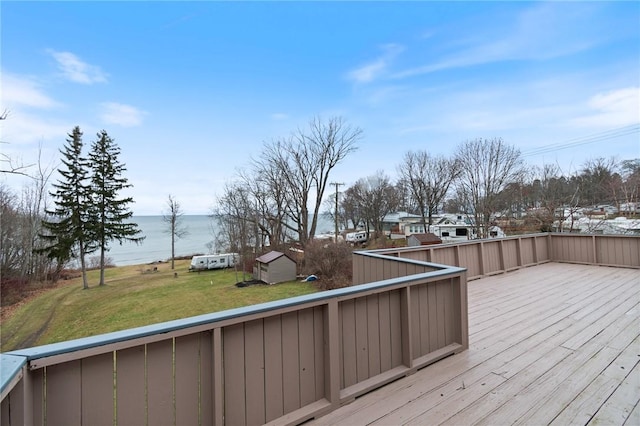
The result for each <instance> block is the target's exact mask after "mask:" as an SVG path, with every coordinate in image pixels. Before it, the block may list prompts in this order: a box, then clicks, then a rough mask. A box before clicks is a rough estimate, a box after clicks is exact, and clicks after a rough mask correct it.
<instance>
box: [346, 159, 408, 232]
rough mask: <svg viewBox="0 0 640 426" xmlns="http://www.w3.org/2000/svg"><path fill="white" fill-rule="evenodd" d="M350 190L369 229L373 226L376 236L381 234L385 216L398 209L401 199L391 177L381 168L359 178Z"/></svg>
mask: <svg viewBox="0 0 640 426" xmlns="http://www.w3.org/2000/svg"><path fill="white" fill-rule="evenodd" d="M350 192H351V194H352V197H353V198H354V201H355V202H356V203H357V204H358V205H359V207H360V210H361V212H362V214H363V217H364V219H365V226H366V228H367V231H370V227H373V230H374V231H375V233H376V234H377V235H376V236H380V235H381V234H382V231H383V229H382V225H383V219H384V217H385V216H386V215H388V214H389V213H391V212H393V211H394V210H396V209H397V207H398V203H399V199H400V197H399V196H398V193H397V192H396V188H395V187H394V186H393V185H392V184H391V181H390V179H389V177H388V176H387V175H385V174H384V172H383V171H382V170H379V171H377V172H376V174H374V175H372V176H368V177H366V178H362V179H359V180H358V181H357V182H356V183H355V185H354V186H353V187H352V189H351V191H350Z"/></svg>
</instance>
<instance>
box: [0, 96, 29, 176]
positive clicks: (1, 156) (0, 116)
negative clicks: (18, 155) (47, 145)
mask: <svg viewBox="0 0 640 426" xmlns="http://www.w3.org/2000/svg"><path fill="white" fill-rule="evenodd" d="M7 117H9V110H7V109H5V110H4V111H2V113H0V121H3V120H6V119H7ZM0 143H4V144H6V143H8V142H5V141H0ZM0 163H3V165H2V167H1V168H0V173H7V174H13V175H22V176H27V177H31V176H30V175H29V174H28V173H27V171H26V170H27V169H28V168H29V167H32V166H33V165H34V164H24V163H23V162H22V161H21V160H16V159H15V158H11V156H10V155H8V154H6V153H4V152H0Z"/></svg>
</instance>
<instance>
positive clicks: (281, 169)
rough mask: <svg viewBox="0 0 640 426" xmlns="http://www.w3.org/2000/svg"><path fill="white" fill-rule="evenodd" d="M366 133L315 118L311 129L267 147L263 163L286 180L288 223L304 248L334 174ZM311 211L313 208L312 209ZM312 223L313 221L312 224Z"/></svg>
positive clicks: (339, 121)
mask: <svg viewBox="0 0 640 426" xmlns="http://www.w3.org/2000/svg"><path fill="white" fill-rule="evenodd" d="M361 135H362V130H360V129H359V128H357V127H351V126H350V125H348V124H347V123H346V122H345V121H344V120H343V119H342V118H341V117H334V118H331V119H329V120H328V121H323V120H321V119H320V118H317V117H316V118H314V119H312V120H311V122H310V123H309V129H308V130H302V129H298V130H297V131H296V132H295V133H294V134H293V135H292V136H290V137H289V138H286V139H279V140H276V141H274V142H271V143H269V144H267V145H266V146H265V148H264V150H263V152H262V156H261V158H260V160H259V161H260V162H261V164H262V166H263V168H272V167H273V168H276V169H278V174H279V176H281V177H282V178H283V179H284V183H285V188H286V194H287V199H288V203H287V218H288V221H287V222H286V223H287V224H289V222H290V223H292V224H293V225H287V226H293V227H295V230H296V232H297V234H298V239H299V240H300V242H301V243H302V244H303V245H304V244H306V242H307V241H309V240H311V239H313V235H314V234H315V231H316V227H317V223H318V215H319V213H320V208H321V206H322V199H323V197H324V193H325V190H326V188H327V185H328V183H329V175H330V172H331V171H332V170H333V169H334V168H335V167H336V165H338V164H339V163H340V162H341V161H342V160H343V159H344V158H345V157H346V156H347V155H348V154H349V153H351V152H353V151H355V150H356V149H357V147H356V143H357V142H358V140H359V139H360V138H361ZM310 205H311V206H312V207H311V210H310V209H309V206H310ZM310 220H311V222H309V221H310Z"/></svg>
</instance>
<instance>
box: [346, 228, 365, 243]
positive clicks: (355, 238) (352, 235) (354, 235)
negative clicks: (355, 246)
mask: <svg viewBox="0 0 640 426" xmlns="http://www.w3.org/2000/svg"><path fill="white" fill-rule="evenodd" d="M368 237H369V235H368V233H367V231H356V232H349V233H348V234H347V235H346V240H347V242H348V243H366V242H367V239H368Z"/></svg>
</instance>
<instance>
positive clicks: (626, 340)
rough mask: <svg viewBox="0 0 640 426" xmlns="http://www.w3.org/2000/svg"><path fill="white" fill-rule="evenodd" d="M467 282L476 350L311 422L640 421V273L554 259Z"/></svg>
mask: <svg viewBox="0 0 640 426" xmlns="http://www.w3.org/2000/svg"><path fill="white" fill-rule="evenodd" d="M468 287H469V290H468V295H469V331H470V332H469V350H467V351H464V352H462V353H459V354H456V355H453V356H451V357H448V358H445V359H443V360H441V361H439V362H437V363H436V364H433V365H430V366H428V367H425V368H423V369H421V370H419V371H418V372H416V373H415V374H412V375H410V376H408V377H405V378H403V379H400V380H397V381H395V382H392V383H390V384H387V385H386V386H384V387H381V388H379V389H377V390H375V391H373V392H370V393H368V394H366V395H363V396H361V397H359V398H357V399H356V400H355V401H353V402H351V403H350V404H347V405H345V406H343V407H341V408H339V409H338V410H336V411H334V412H332V413H329V414H327V415H325V416H323V417H320V418H318V419H315V420H312V421H310V422H309V423H308V424H310V425H336V424H345V425H368V424H375V425H405V424H406V425H410V424H415V425H437V424H449V425H466V424H486V425H495V424H550V423H553V424H558V425H561V424H609V425H625V424H627V425H635V424H640V423H639V422H638V420H639V419H638V417H639V416H640V408H639V407H640V271H639V270H637V269H625V268H612V267H599V266H589V265H575V264H564V263H563V264H561V263H546V264H542V265H539V266H533V267H528V268H524V269H520V270H517V271H512V272H508V273H506V274H501V275H494V276H491V277H487V278H482V279H479V280H473V281H470V282H469V285H468Z"/></svg>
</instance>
